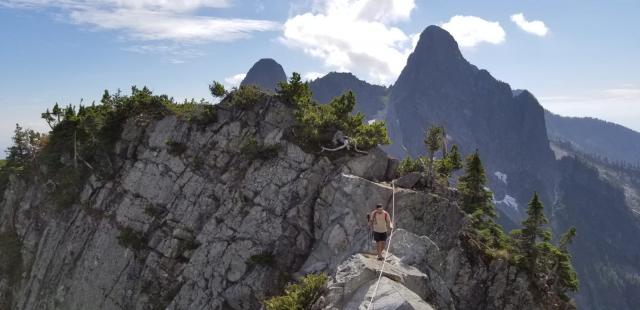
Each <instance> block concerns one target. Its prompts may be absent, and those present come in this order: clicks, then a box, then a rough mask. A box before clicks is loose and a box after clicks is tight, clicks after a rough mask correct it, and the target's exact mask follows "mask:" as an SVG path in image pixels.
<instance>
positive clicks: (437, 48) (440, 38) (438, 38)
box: [414, 25, 462, 58]
mask: <svg viewBox="0 0 640 310" xmlns="http://www.w3.org/2000/svg"><path fill="white" fill-rule="evenodd" d="M414 53H415V54H428V55H431V56H436V57H438V58H439V57H447V58H451V57H455V58H462V53H460V48H459V47H458V42H456V40H455V39H454V38H453V36H452V35H451V34H450V33H449V32H447V31H446V30H444V29H442V28H440V27H438V26H435V25H431V26H429V27H427V28H425V30H424V31H422V33H421V34H420V39H419V40H418V44H417V45H416V48H415V51H414Z"/></svg>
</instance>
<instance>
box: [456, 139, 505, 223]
mask: <svg viewBox="0 0 640 310" xmlns="http://www.w3.org/2000/svg"><path fill="white" fill-rule="evenodd" d="M486 182H487V177H486V175H485V172H484V167H483V166H482V161H481V160H480V155H479V154H478V151H477V150H476V151H475V152H474V153H473V154H471V155H469V156H468V157H467V159H466V161H465V167H464V175H463V176H461V177H460V178H459V179H458V192H459V193H460V199H461V201H462V209H463V210H464V211H465V212H466V213H469V214H473V215H475V216H476V217H482V216H483V215H484V216H488V217H490V218H495V217H496V211H495V208H494V206H493V204H492V203H491V196H492V195H491V192H489V191H488V190H486V187H485V184H486Z"/></svg>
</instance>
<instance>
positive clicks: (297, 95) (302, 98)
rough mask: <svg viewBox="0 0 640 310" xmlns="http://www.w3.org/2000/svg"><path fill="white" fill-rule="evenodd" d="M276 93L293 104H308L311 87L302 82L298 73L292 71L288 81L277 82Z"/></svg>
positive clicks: (310, 101) (286, 101)
mask: <svg viewBox="0 0 640 310" xmlns="http://www.w3.org/2000/svg"><path fill="white" fill-rule="evenodd" d="M276 93H277V94H278V95H279V96H280V99H281V100H282V101H283V102H284V103H287V104H290V105H293V106H302V105H309V104H311V103H312V99H311V98H312V95H311V88H310V87H309V83H308V82H303V81H302V77H300V73H297V72H294V73H293V74H292V75H291V78H290V79H289V82H280V83H278V89H277V90H276Z"/></svg>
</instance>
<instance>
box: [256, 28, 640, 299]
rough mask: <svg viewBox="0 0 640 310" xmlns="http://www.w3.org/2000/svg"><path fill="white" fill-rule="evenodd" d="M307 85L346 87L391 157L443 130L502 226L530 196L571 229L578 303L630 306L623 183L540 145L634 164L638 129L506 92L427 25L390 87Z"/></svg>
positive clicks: (634, 252) (639, 273) (637, 272)
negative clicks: (382, 132) (384, 138)
mask: <svg viewBox="0 0 640 310" xmlns="http://www.w3.org/2000/svg"><path fill="white" fill-rule="evenodd" d="M249 77H250V76H249V75H247V78H249ZM329 85H330V86H329ZM310 86H311V89H312V90H313V91H314V98H316V99H317V100H318V101H319V102H327V101H328V100H329V99H330V98H333V97H336V96H339V95H340V94H342V93H343V92H344V91H347V90H352V91H353V92H354V94H355V95H356V98H357V104H356V110H357V111H359V112H362V113H364V114H365V115H366V117H367V118H368V119H381V120H385V121H386V123H387V126H388V130H389V135H390V137H391V140H392V144H391V145H390V146H388V147H386V148H385V151H386V152H387V153H388V154H390V155H391V156H394V157H396V158H400V159H401V158H404V157H406V156H413V157H415V156H418V155H422V154H425V153H426V150H425V147H424V144H423V138H424V134H425V131H426V129H427V128H429V127H430V126H434V125H440V126H443V127H444V128H445V130H446V133H447V143H448V144H449V145H451V144H456V145H458V146H459V147H461V149H462V152H463V153H464V154H469V153H470V152H472V151H474V150H476V149H477V150H478V151H479V152H480V154H481V157H482V160H483V162H484V163H485V167H486V168H487V176H488V179H489V187H490V189H491V190H492V191H493V193H494V202H495V204H496V206H497V207H498V210H499V213H500V215H501V217H500V219H499V222H500V223H501V224H502V225H503V227H505V228H506V229H507V230H510V229H511V228H514V227H516V226H517V224H518V223H519V222H520V221H521V220H522V219H523V217H524V216H525V214H526V211H527V202H528V201H529V199H530V197H531V196H532V194H533V193H534V192H538V193H539V194H540V195H541V197H542V200H543V201H544V203H545V205H546V206H547V213H548V215H549V217H550V218H551V227H552V228H553V229H554V231H564V230H566V229H568V228H569V227H570V226H575V227H576V228H577V231H578V238H577V239H576V241H575V243H574V244H573V245H572V247H571V249H572V253H573V255H574V259H575V261H576V268H577V270H578V274H579V277H580V280H581V283H582V285H581V290H580V291H579V292H578V293H577V295H576V296H575V297H576V301H577V303H578V306H579V308H581V309H634V308H635V307H636V305H638V304H640V299H639V298H640V297H639V296H638V295H637V294H635V293H634V292H638V291H640V280H638V279H640V238H639V237H640V221H639V220H638V217H636V216H635V215H634V212H633V210H634V209H635V207H634V206H635V205H634V203H635V202H634V200H633V199H632V198H630V196H629V194H628V192H629V190H628V189H627V190H625V187H624V186H623V185H622V184H628V183H621V182H613V183H612V182H611V177H613V178H616V177H617V176H611V175H608V177H609V179H607V176H606V175H604V174H603V172H602V170H601V169H600V170H599V169H598V167H596V166H595V165H594V163H593V162H592V161H586V160H583V159H581V157H579V156H575V154H569V153H568V152H562V151H561V149H560V148H559V147H553V148H552V145H551V144H550V143H553V142H557V141H564V142H568V143H570V144H571V145H572V146H573V147H574V148H576V149H578V150H580V151H582V152H586V153H589V154H595V155H598V156H606V157H608V158H610V159H611V160H616V161H618V160H620V161H628V162H632V163H634V162H636V161H637V157H638V154H640V153H639V152H637V151H636V150H637V147H638V141H640V140H639V137H640V134H638V133H636V132H634V131H632V130H629V129H626V128H624V127H622V126H619V125H615V124H611V123H606V122H603V121H599V120H595V119H576V118H565V117H560V116H557V115H553V114H551V113H550V112H547V111H545V110H544V109H543V107H542V106H541V105H540V104H539V102H538V101H537V100H536V98H535V96H534V95H533V94H532V93H530V92H529V91H527V90H513V89H511V87H510V86H509V84H507V83H505V82H503V81H499V80H497V79H495V78H494V77H493V76H491V74H490V73H489V72H488V71H487V70H484V69H479V68H477V67H476V66H474V65H472V64H470V63H469V62H468V61H467V60H465V59H464V57H463V55H462V53H461V52H460V49H459V47H458V45H457V43H456V41H455V40H454V38H453V37H452V36H451V35H450V34H449V33H448V32H446V31H445V30H443V29H441V28H439V27H437V26H429V27H428V28H426V29H425V30H424V31H423V32H422V34H421V35H420V40H419V41H418V44H417V46H416V48H415V50H414V52H413V53H412V54H411V55H410V56H409V58H408V60H407V65H406V67H405V68H404V69H403V70H402V73H401V74H400V76H399V77H398V79H397V81H396V82H395V83H394V84H393V85H392V86H391V87H382V86H377V85H371V84H368V83H366V82H364V81H362V80H359V79H358V78H357V77H356V76H354V75H353V74H349V73H330V74H328V75H326V76H324V77H321V78H318V79H316V80H313V81H310ZM556 146H557V145H556ZM631 186H635V185H631ZM636 189H640V187H637V188H636ZM634 190H635V189H634ZM638 192H640V191H638ZM556 237H557V236H556Z"/></svg>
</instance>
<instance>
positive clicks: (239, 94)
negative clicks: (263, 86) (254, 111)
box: [222, 85, 267, 109]
mask: <svg viewBox="0 0 640 310" xmlns="http://www.w3.org/2000/svg"><path fill="white" fill-rule="evenodd" d="M266 98H267V94H265V93H264V92H263V91H262V90H260V88H258V87H257V86H255V85H241V86H240V87H239V88H238V89H236V90H234V91H232V92H230V93H229V94H228V95H227V97H225V98H224V100H223V101H222V104H223V105H225V106H228V107H238V108H241V109H248V108H250V107H252V106H253V105H255V104H257V103H260V102H262V101H264V99H266Z"/></svg>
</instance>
